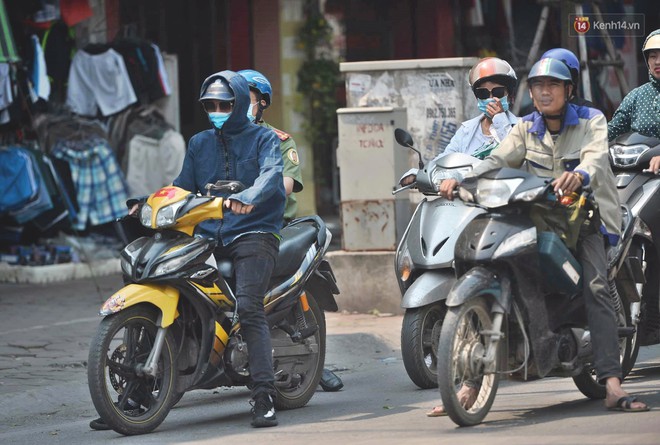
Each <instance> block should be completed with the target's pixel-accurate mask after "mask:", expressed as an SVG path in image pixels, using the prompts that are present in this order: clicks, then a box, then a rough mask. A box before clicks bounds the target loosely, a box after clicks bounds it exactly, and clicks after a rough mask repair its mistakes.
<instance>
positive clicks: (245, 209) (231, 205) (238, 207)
mask: <svg viewBox="0 0 660 445" xmlns="http://www.w3.org/2000/svg"><path fill="white" fill-rule="evenodd" d="M225 207H226V208H228V209H230V210H231V211H232V212H234V213H236V214H237V215H247V214H248V213H250V212H251V211H252V210H253V209H254V206H253V205H248V204H243V203H242V202H241V201H237V200H235V199H225Z"/></svg>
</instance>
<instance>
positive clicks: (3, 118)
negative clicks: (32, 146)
mask: <svg viewBox="0 0 660 445" xmlns="http://www.w3.org/2000/svg"><path fill="white" fill-rule="evenodd" d="M9 70H10V67H9V64H8V63H0V124H6V123H7V122H9V106H10V105H11V104H12V102H14V95H13V93H12V91H11V89H12V88H11V79H10V76H9V73H10V72H9Z"/></svg>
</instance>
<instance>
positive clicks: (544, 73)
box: [527, 57, 573, 83]
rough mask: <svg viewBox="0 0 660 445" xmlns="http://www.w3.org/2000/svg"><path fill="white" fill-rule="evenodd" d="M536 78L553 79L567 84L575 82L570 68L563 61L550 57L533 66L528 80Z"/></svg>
mask: <svg viewBox="0 0 660 445" xmlns="http://www.w3.org/2000/svg"><path fill="white" fill-rule="evenodd" d="M536 77H552V78H554V79H559V80H563V81H566V82H571V83H572V82H573V78H572V77H571V72H570V70H569V69H568V66H567V65H566V64H565V63H564V62H562V61H561V60H557V59H552V58H549V57H546V58H545V59H541V60H539V61H538V62H536V63H535V64H534V65H533V66H532V69H531V70H529V75H528V76H527V80H528V81H531V80H532V79H534V78H536Z"/></svg>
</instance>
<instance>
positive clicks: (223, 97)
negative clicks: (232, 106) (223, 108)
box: [199, 74, 235, 102]
mask: <svg viewBox="0 0 660 445" xmlns="http://www.w3.org/2000/svg"><path fill="white" fill-rule="evenodd" d="M234 99H235V96H234V91H232V89H231V87H230V86H229V82H227V80H226V79H224V78H223V77H220V76H218V75H215V74H214V75H212V76H209V77H207V78H206V80H205V81H204V83H202V88H201V89H200V91H199V101H200V102H203V101H205V100H220V101H224V102H232V101H233V100H234Z"/></svg>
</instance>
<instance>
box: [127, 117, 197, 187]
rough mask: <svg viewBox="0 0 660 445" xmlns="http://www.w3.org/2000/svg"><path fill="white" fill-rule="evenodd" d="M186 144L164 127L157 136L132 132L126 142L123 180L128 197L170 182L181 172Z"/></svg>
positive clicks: (178, 134) (179, 136) (176, 133)
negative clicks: (133, 134)
mask: <svg viewBox="0 0 660 445" xmlns="http://www.w3.org/2000/svg"><path fill="white" fill-rule="evenodd" d="M185 154H186V143H185V141H184V140H183V136H181V134H180V133H178V132H176V131H174V130H168V131H166V132H165V134H164V135H163V136H162V137H161V138H160V139H155V138H151V137H148V136H143V135H140V134H136V135H135V136H133V138H132V139H131V140H130V142H129V144H128V156H127V157H128V171H127V172H126V182H127V183H128V190H129V194H130V195H131V196H143V195H149V194H151V193H153V192H155V191H156V190H158V189H160V188H161V187H164V186H166V185H169V184H171V183H172V181H173V180H174V178H176V177H177V176H178V174H179V172H181V167H182V166H183V158H184V157H185Z"/></svg>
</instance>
